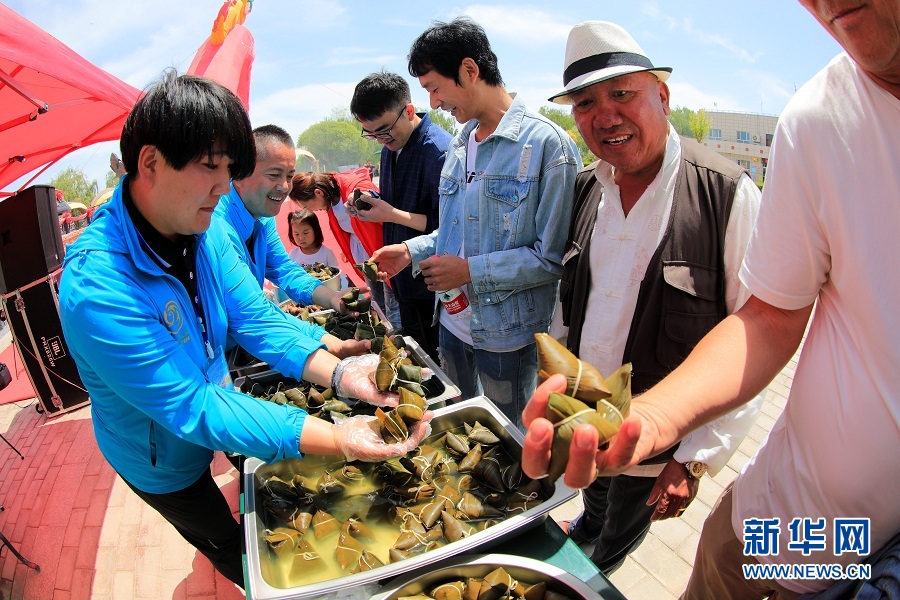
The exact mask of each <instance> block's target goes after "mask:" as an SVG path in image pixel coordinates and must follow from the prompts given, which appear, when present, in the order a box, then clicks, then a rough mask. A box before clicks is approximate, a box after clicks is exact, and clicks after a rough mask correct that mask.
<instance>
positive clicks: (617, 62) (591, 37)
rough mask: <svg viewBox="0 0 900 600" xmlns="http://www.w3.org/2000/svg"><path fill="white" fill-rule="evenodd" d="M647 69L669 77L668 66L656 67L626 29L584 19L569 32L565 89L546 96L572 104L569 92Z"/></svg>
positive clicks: (564, 75)
mask: <svg viewBox="0 0 900 600" xmlns="http://www.w3.org/2000/svg"><path fill="white" fill-rule="evenodd" d="M641 71H649V72H651V73H653V74H654V75H656V76H657V77H659V80H660V81H665V80H666V79H668V78H669V73H671V72H672V68H671V67H655V66H653V63H652V62H650V59H649V58H647V55H646V53H644V51H643V50H642V49H641V47H640V46H638V43H637V42H636V41H634V38H633V37H631V36H630V35H629V34H628V32H627V31H625V30H624V29H622V28H621V27H619V26H618V25H616V24H615V23H609V22H608V21H585V22H584V23H579V24H578V25H576V26H575V27H573V28H572V31H570V32H569V40H568V41H567V42H566V62H565V70H564V71H563V85H564V86H565V89H564V90H563V91H561V92H559V93H558V94H555V95H553V96H551V97H550V98H549V100H550V101H551V102H556V103H557V104H571V100H570V98H569V97H568V96H569V94H571V93H572V92H574V91H576V90H580V89H582V88H586V87H588V86H589V85H593V84H595V83H599V82H601V81H606V80H607V79H612V78H613V77H618V76H619V75H627V74H628V73H639V72H641Z"/></svg>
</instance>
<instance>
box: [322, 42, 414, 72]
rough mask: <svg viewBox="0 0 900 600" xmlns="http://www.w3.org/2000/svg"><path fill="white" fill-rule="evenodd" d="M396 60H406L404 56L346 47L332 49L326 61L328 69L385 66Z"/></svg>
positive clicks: (372, 49)
mask: <svg viewBox="0 0 900 600" xmlns="http://www.w3.org/2000/svg"><path fill="white" fill-rule="evenodd" d="M396 60H404V57H403V56H400V55H391V54H383V53H381V52H380V51H379V50H378V49H376V48H360V47H352V46H344V47H340V48H332V49H331V51H330V52H329V57H328V58H327V59H326V60H325V66H326V67H341V66H347V65H360V64H363V65H384V64H387V63H390V62H393V61H396Z"/></svg>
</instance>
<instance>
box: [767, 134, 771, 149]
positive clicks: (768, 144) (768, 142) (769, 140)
mask: <svg viewBox="0 0 900 600" xmlns="http://www.w3.org/2000/svg"><path fill="white" fill-rule="evenodd" d="M771 145H772V134H771V133H767V134H766V146H771Z"/></svg>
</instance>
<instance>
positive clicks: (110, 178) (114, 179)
mask: <svg viewBox="0 0 900 600" xmlns="http://www.w3.org/2000/svg"><path fill="white" fill-rule="evenodd" d="M117 185H119V176H118V175H116V172H115V171H113V170H112V169H110V170H109V171H107V172H106V187H108V188H111V187H116V186H117Z"/></svg>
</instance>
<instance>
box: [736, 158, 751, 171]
mask: <svg viewBox="0 0 900 600" xmlns="http://www.w3.org/2000/svg"><path fill="white" fill-rule="evenodd" d="M737 164H739V165H740V166H741V167H742V168H744V169H747V170H748V171H749V170H750V161H749V160H743V159H740V158H739V159H737Z"/></svg>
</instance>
